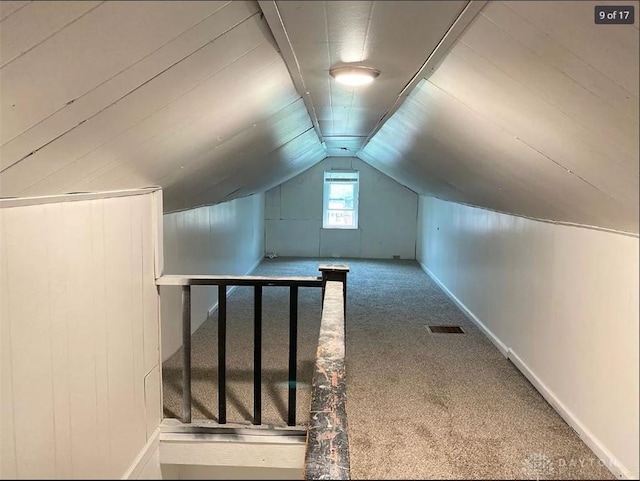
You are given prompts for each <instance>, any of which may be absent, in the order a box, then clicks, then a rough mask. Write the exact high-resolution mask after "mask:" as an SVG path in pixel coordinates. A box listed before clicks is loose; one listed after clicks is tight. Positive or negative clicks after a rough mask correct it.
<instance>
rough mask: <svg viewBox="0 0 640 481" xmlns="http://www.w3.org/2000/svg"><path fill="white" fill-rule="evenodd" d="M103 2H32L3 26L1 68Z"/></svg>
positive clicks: (1, 33)
mask: <svg viewBox="0 0 640 481" xmlns="http://www.w3.org/2000/svg"><path fill="white" fill-rule="evenodd" d="M101 3H102V2H58V1H53V2H31V3H29V4H28V5H25V6H24V8H21V9H20V10H18V11H16V12H15V13H14V14H13V15H11V16H10V17H8V18H7V19H6V20H2V23H1V24H0V67H4V66H5V65H7V64H8V63H9V62H12V61H14V60H15V59H16V58H18V57H19V56H21V55H24V54H25V53H27V52H28V51H29V50H31V49H33V48H35V47H37V46H38V45H39V44H40V43H42V42H43V41H45V40H47V39H48V38H50V37H52V36H53V35H55V34H56V33H57V32H59V31H60V30H62V29H63V28H65V27H67V26H69V25H70V24H71V23H73V22H75V21H77V20H78V19H79V18H81V17H82V16H83V15H86V14H87V13H88V12H90V11H91V10H93V9H94V8H96V7H98V6H99V5H100V4H101Z"/></svg>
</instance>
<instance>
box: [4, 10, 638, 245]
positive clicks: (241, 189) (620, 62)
mask: <svg viewBox="0 0 640 481" xmlns="http://www.w3.org/2000/svg"><path fill="white" fill-rule="evenodd" d="M625 4H626V5H635V6H636V23H635V25H617V26H612V25H595V23H594V7H595V6H596V5H625ZM637 7H638V4H637V2H630V1H628V0H627V1H622V0H621V1H600V2H589V1H581V2H559V1H546V2H545V1H543V2H541V1H533V2H524V1H508V2H498V1H492V2H484V1H471V2H467V1H449V2H441V1H433V2H428V1H417V2H416V1H374V2H371V1H337V2H322V1H273V0H267V1H260V2H245V1H233V2H210V1H176V2H165V1H158V2H153V1H125V2H120V1H108V2H80V1H78V2H76V1H68V2H49V1H42V2H40V1H37V2H36V1H34V2H12V1H2V2H0V64H1V65H0V170H1V172H0V196H4V197H8V196H32V195H49V194H55V193H65V192H74V191H96V190H111V189H124V188H136V187H144V186H149V185H160V186H162V187H163V189H164V192H165V196H164V197H165V211H167V212H169V211H173V210H178V209H184V208H189V207H193V206H197V205H203V204H211V203H217V202H221V201H224V200H228V199H231V198H234V197H239V196H243V195H248V194H251V193H253V192H258V191H263V190H266V189H269V188H271V187H273V186H275V185H277V184H279V183H281V182H283V181H286V180H288V179H289V178H291V177H293V176H295V175H297V174H298V173H300V172H302V171H303V170H306V169H307V168H309V167H311V166H312V165H314V164H315V163H317V162H319V161H320V160H322V159H323V158H325V157H326V156H327V155H331V156H335V155H348V156H352V155H357V156H358V157H360V158H361V159H362V160H364V161H366V162H368V163H369V164H371V165H372V166H374V167H376V168H378V169H379V170H381V171H382V172H384V173H386V174H387V175H389V176H391V177H392V178H394V179H396V180H397V181H399V182H401V183H403V184H404V185H406V186H408V187H409V188H411V189H413V190H414V191H416V192H418V193H420V194H425V195H435V196H438V197H441V198H443V199H447V200H452V201H457V202H464V203H468V204H472V205H478V206H482V207H487V208H491V209H495V210H499V211H504V212H509V213H515V214H520V215H526V216H532V217H536V218H542V219H552V220H556V221H564V222H573V223H578V224H585V225H593V226H598V227H604V228H610V229H616V230H622V231H626V232H632V233H636V234H637V233H638V215H639V212H638V189H639V187H638V184H639V182H638V173H639V161H638V55H639V51H638V50H639V49H638V23H637V22H638V21H637V17H638V14H639V13H640V12H638V11H637V10H638V9H637ZM345 62H360V63H365V64H369V65H370V66H372V67H375V68H378V69H380V70H381V75H380V77H379V78H378V79H377V80H376V82H375V83H374V84H373V85H371V86H369V87H367V88H366V89H350V90H349V89H346V90H345V89H344V87H341V86H338V84H336V82H335V81H334V80H332V79H330V77H329V75H328V73H329V69H330V67H331V66H333V65H335V64H337V63H345ZM436 67H437V69H436Z"/></svg>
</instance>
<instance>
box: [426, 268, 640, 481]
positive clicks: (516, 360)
mask: <svg viewBox="0 0 640 481" xmlns="http://www.w3.org/2000/svg"><path fill="white" fill-rule="evenodd" d="M418 263H419V264H420V267H422V270H423V271H425V272H426V273H427V275H428V276H429V277H430V278H431V279H432V280H433V281H434V282H435V283H436V284H437V285H438V286H439V287H440V288H441V289H442V290H443V291H444V293H445V294H446V295H447V296H449V298H450V299H451V300H452V301H453V302H454V303H455V304H456V305H457V306H458V307H459V308H460V310H461V311H462V312H463V313H464V314H465V316H467V317H468V318H469V319H470V320H471V321H472V322H473V323H474V324H475V325H476V326H478V328H479V329H480V330H481V331H482V333H483V334H484V335H485V336H487V337H488V338H489V340H490V341H491V342H492V343H493V344H494V345H495V346H496V347H497V348H498V350H499V351H500V352H501V353H502V355H503V356H504V357H506V358H507V359H509V360H510V361H511V362H512V363H513V365H514V366H516V368H518V370H519V371H520V372H522V374H523V375H524V376H525V377H526V378H527V379H528V380H529V382H530V383H531V384H532V385H533V386H534V387H535V388H536V389H537V390H538V392H540V394H542V396H543V397H544V398H545V399H546V400H547V402H548V403H549V404H550V405H551V406H552V407H553V409H554V410H555V411H556V412H557V413H558V414H559V415H560V417H561V418H562V419H564V421H565V422H566V423H567V424H568V425H569V426H571V427H572V428H573V429H574V431H575V432H576V433H577V434H578V436H579V437H580V439H582V441H583V442H584V443H585V444H586V445H587V446H589V449H591V451H593V453H594V454H595V455H596V457H597V458H598V459H599V460H600V461H601V462H602V463H603V464H604V466H605V467H606V468H607V469H608V470H609V471H611V473H612V474H613V475H614V476H615V477H616V478H618V479H638V476H637V475H634V474H633V473H632V472H631V471H630V470H629V469H627V468H625V467H624V466H623V465H622V463H621V462H620V461H619V460H618V459H617V458H616V457H615V456H614V455H613V454H611V452H610V451H609V450H608V449H607V448H605V447H604V445H603V444H602V443H601V442H600V441H599V440H598V439H597V438H596V437H595V435H594V434H593V433H592V432H591V431H589V429H587V428H586V427H585V426H584V425H583V424H582V423H581V422H580V421H578V419H576V417H575V416H574V414H573V413H572V412H571V411H570V410H569V409H568V408H567V407H566V406H565V405H564V404H563V403H562V402H561V401H560V399H558V397H557V396H556V395H555V393H553V391H551V390H550V389H549V388H548V387H547V386H546V385H545V384H544V383H543V382H542V381H541V380H540V378H538V376H536V374H535V373H534V372H533V371H532V370H531V369H530V368H529V366H527V364H526V363H525V362H524V361H523V360H522V359H520V357H519V356H518V355H517V354H516V353H515V352H514V351H513V350H512V349H511V348H509V347H508V346H507V345H506V344H505V343H503V342H502V341H501V340H500V339H498V337H497V336H496V335H495V334H494V333H493V332H491V330H490V329H489V328H487V327H486V326H485V325H484V324H483V323H482V321H480V319H478V318H477V317H476V315H475V314H474V313H473V312H471V310H470V309H469V308H468V307H467V306H465V305H464V303H463V302H462V301H461V300H460V299H458V298H457V297H456V296H455V295H454V294H453V293H452V292H451V291H450V290H449V289H448V288H447V287H446V286H445V285H444V284H443V283H442V282H440V279H438V278H437V277H436V276H435V274H433V272H431V271H430V270H429V268H428V267H427V266H426V265H424V264H423V263H422V262H420V261H418Z"/></svg>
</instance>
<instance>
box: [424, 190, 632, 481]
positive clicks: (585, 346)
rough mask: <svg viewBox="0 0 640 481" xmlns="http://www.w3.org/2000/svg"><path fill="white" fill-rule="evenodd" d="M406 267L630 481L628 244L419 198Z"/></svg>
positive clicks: (619, 237)
mask: <svg viewBox="0 0 640 481" xmlns="http://www.w3.org/2000/svg"><path fill="white" fill-rule="evenodd" d="M418 224H419V226H418V247H417V257H418V259H419V261H420V262H421V263H422V264H423V267H424V268H425V270H427V271H428V272H430V273H431V275H432V277H434V278H435V279H436V280H437V281H438V282H440V283H441V284H442V285H443V286H444V287H445V289H447V290H448V291H450V295H453V296H455V298H457V300H458V302H460V303H461V304H463V306H464V308H466V309H467V311H468V314H470V315H471V316H473V317H475V318H476V321H479V322H480V323H481V324H483V325H484V327H485V328H486V330H487V331H489V332H488V334H489V336H494V342H495V343H496V344H497V345H498V346H499V348H501V350H502V351H503V353H504V354H506V355H508V357H509V358H510V359H512V361H513V362H514V364H516V366H518V367H519V368H520V369H521V370H522V371H523V372H524V373H525V375H527V377H529V379H530V380H531V381H532V383H533V384H534V385H536V387H537V388H538V389H539V390H541V392H542V393H543V394H544V395H545V397H547V399H548V400H549V401H550V403H551V404H552V405H553V406H554V407H555V408H556V409H557V410H558V411H559V412H560V414H561V415H563V417H564V418H565V420H566V421H567V422H568V423H569V424H570V425H572V426H573V427H574V429H576V431H577V432H578V433H579V434H580V436H581V437H582V439H583V440H584V441H585V442H586V443H587V444H588V445H589V447H591V449H592V450H593V451H594V452H595V454H597V455H598V456H599V457H600V459H602V460H603V461H604V462H605V463H607V465H608V466H609V467H610V469H611V470H612V472H614V473H615V474H617V475H618V476H620V477H622V476H625V477H630V478H635V479H637V478H638V452H639V447H638V375H639V374H638V364H639V358H638V336H639V332H638V316H639V312H638V288H639V286H638V268H639V263H638V238H637V237H634V236H628V235H623V234H616V233H610V232H604V231H599V230H594V229H589V228H581V227H575V226H567V225H559V224H553V223H548V222H542V221H535V220H531V219H527V218H522V217H516V216H512V215H506V214H501V213H497V212H493V211H488V210H484V209H479V208H474V207H469V206H465V205H461V204H455V203H451V202H444V201H441V200H439V199H435V198H433V197H420V205H419V219H418Z"/></svg>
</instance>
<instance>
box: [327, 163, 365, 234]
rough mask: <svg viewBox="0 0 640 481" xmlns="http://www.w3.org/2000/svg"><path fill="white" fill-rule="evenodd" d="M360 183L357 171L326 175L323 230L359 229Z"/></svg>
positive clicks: (331, 171)
mask: <svg viewBox="0 0 640 481" xmlns="http://www.w3.org/2000/svg"><path fill="white" fill-rule="evenodd" d="M358 182H359V173H358V172H356V171H349V172H345V171H335V170H328V171H326V172H325V173H324V191H323V192H324V196H323V203H322V212H323V220H322V228H323V229H357V228H358Z"/></svg>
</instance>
